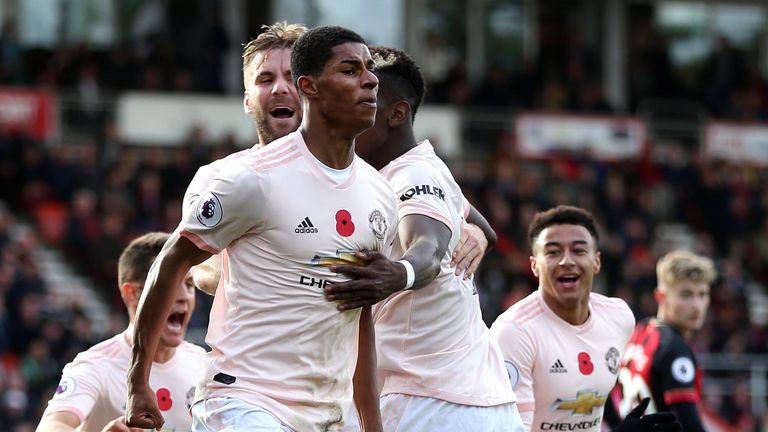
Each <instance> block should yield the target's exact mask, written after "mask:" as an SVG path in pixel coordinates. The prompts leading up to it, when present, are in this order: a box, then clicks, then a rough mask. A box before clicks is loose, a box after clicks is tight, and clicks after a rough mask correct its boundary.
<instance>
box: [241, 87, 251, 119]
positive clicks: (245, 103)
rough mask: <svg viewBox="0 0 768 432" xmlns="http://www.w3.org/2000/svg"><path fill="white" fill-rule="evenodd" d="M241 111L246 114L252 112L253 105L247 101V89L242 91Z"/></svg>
mask: <svg viewBox="0 0 768 432" xmlns="http://www.w3.org/2000/svg"><path fill="white" fill-rule="evenodd" d="M243 112H245V115H248V116H250V115H252V114H253V107H252V106H251V105H250V104H249V103H248V91H244V92H243Z"/></svg>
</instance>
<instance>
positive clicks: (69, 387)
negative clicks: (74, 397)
mask: <svg viewBox="0 0 768 432" xmlns="http://www.w3.org/2000/svg"><path fill="white" fill-rule="evenodd" d="M76 387H77V383H76V382H75V380H74V378H70V377H63V378H62V379H61V381H59V385H58V386H56V393H54V394H53V398H54V399H62V398H65V397H67V396H69V395H71V394H72V393H74V392H75V388H76Z"/></svg>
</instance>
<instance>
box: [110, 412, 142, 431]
mask: <svg viewBox="0 0 768 432" xmlns="http://www.w3.org/2000/svg"><path fill="white" fill-rule="evenodd" d="M101 432H144V429H140V428H133V427H129V426H128V425H126V424H125V416H120V417H118V418H116V419H114V420H112V421H111V422H109V423H107V424H106V425H105V426H104V429H102V430H101Z"/></svg>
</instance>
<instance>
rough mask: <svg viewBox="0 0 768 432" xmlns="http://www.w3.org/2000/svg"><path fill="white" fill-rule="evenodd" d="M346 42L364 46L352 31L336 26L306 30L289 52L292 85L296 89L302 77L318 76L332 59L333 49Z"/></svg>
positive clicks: (363, 41) (361, 39)
mask: <svg viewBox="0 0 768 432" xmlns="http://www.w3.org/2000/svg"><path fill="white" fill-rule="evenodd" d="M348 42H352V43H361V44H365V39H363V37H362V36H360V35H359V34H357V33H355V32H353V31H352V30H349V29H346V28H344V27H338V26H320V27H315V28H313V29H310V30H307V31H306V32H305V33H304V34H303V35H301V36H300V37H299V39H298V40H297V41H296V42H295V43H294V44H293V50H291V74H292V75H293V84H294V85H296V87H297V88H298V85H297V80H298V79H299V77H300V76H302V75H313V76H317V75H320V73H322V72H323V68H324V67H325V64H326V63H327V62H328V60H330V59H331V57H333V49H334V48H335V47H337V46H339V45H341V44H344V43H348Z"/></svg>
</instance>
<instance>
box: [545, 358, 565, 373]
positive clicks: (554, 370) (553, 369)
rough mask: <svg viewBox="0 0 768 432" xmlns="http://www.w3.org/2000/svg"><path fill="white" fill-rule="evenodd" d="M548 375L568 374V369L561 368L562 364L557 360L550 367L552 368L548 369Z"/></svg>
mask: <svg viewBox="0 0 768 432" xmlns="http://www.w3.org/2000/svg"><path fill="white" fill-rule="evenodd" d="M549 373H551V374H554V373H568V369H566V368H565V366H563V362H561V361H560V359H557V361H556V362H555V363H554V364H553V365H552V367H550V368H549Z"/></svg>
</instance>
